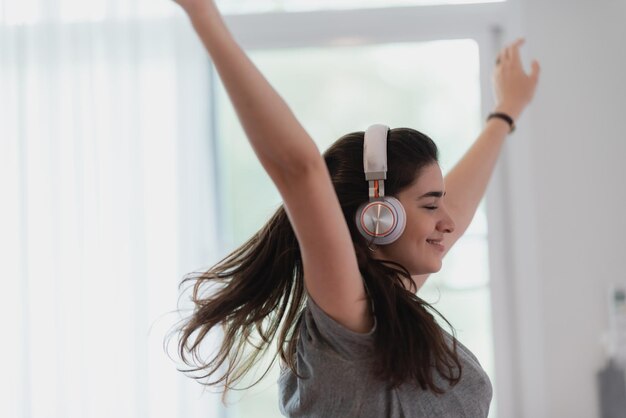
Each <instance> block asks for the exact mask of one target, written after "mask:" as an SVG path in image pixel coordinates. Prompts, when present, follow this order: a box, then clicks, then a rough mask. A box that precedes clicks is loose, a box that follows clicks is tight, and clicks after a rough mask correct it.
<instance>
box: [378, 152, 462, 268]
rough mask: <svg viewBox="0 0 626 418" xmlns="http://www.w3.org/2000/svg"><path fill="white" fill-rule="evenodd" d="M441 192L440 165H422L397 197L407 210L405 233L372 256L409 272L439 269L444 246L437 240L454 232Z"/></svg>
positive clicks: (382, 246)
mask: <svg viewBox="0 0 626 418" xmlns="http://www.w3.org/2000/svg"><path fill="white" fill-rule="evenodd" d="M444 193H445V188H444V184H443V176H442V174H441V169H440V168H439V164H437V163H433V164H431V165H428V166H426V167H425V168H423V169H422V171H421V172H420V174H419V177H418V178H417V181H415V182H414V183H413V184H412V185H411V186H409V187H407V188H406V189H404V190H403V191H402V192H400V193H399V194H398V195H397V196H396V198H397V199H398V200H399V201H400V203H402V206H404V210H405V211H406V227H405V229H404V232H403V233H402V235H401V236H400V238H398V239H397V240H396V241H395V242H393V243H392V244H389V245H380V246H378V247H377V250H376V252H375V253H374V257H375V258H377V259H385V260H391V261H395V262H397V263H400V264H401V265H403V266H404V267H405V268H406V269H407V270H409V272H410V273H411V275H420V274H428V273H434V272H437V271H439V270H440V269H441V260H442V258H443V254H444V251H445V250H446V248H445V247H444V246H443V245H442V244H438V243H437V242H441V241H442V239H443V237H444V234H448V233H450V232H452V231H454V221H453V220H452V218H450V216H449V215H448V212H447V210H446V208H445V205H444V200H445V198H443V194H444ZM433 241H434V242H433Z"/></svg>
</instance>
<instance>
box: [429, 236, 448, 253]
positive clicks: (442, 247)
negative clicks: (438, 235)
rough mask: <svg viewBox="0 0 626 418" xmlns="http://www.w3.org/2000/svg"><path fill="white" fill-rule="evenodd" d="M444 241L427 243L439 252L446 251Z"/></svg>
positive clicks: (435, 240)
mask: <svg viewBox="0 0 626 418" xmlns="http://www.w3.org/2000/svg"><path fill="white" fill-rule="evenodd" d="M442 241H443V239H427V240H426V242H427V243H429V244H430V245H432V246H434V247H436V248H437V249H438V250H440V251H443V250H445V248H446V247H445V246H444V245H443V244H442Z"/></svg>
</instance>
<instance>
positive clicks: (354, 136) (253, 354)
mask: <svg viewBox="0 0 626 418" xmlns="http://www.w3.org/2000/svg"><path fill="white" fill-rule="evenodd" d="M363 136H364V132H354V133H350V134H347V135H344V136H343V137H341V138H340V139H338V140H337V141H336V142H335V143H334V144H333V145H331V146H330V148H329V149H328V150H327V151H326V152H325V153H324V159H325V161H326V165H327V167H328V170H329V172H330V176H331V179H332V182H333V186H334V187H335V191H336V193H337V196H338V198H339V203H340V205H341V208H342V210H343V214H344V216H345V219H346V222H347V224H348V227H349V230H350V235H351V237H352V242H353V243H354V250H355V252H356V256H357V260H358V265H359V269H360V272H361V274H362V276H363V279H364V281H365V285H366V288H367V290H368V294H369V296H370V298H371V300H372V302H373V306H374V308H375V316H376V320H377V328H376V332H375V361H374V362H373V364H374V367H375V370H374V372H375V373H376V375H377V376H378V377H379V378H380V379H381V380H383V381H385V382H387V383H388V384H389V385H390V386H392V387H395V386H398V385H400V384H402V383H404V382H413V383H415V384H417V385H419V386H420V387H421V388H422V389H423V390H432V391H433V392H436V393H443V392H444V390H443V389H441V388H439V387H438V386H436V385H435V382H434V380H435V379H434V375H433V374H434V373H433V366H434V368H435V369H436V370H437V372H438V373H439V374H440V375H441V376H442V377H443V378H444V379H445V380H447V381H448V382H449V384H450V385H455V384H456V383H458V381H459V380H460V377H461V364H460V362H459V359H458V356H457V341H456V338H454V337H453V338H452V342H453V343H452V347H450V346H449V345H448V344H447V342H446V337H445V335H444V332H443V330H442V329H441V328H440V327H439V325H438V324H437V323H436V321H435V318H434V316H433V315H432V314H431V312H430V311H434V312H436V313H437V314H438V315H439V316H440V317H441V318H442V319H443V320H444V321H446V323H448V325H449V326H450V328H451V329H452V332H453V334H454V329H453V328H452V326H451V325H450V323H449V322H448V321H447V320H446V319H445V318H444V317H443V316H442V315H441V314H440V313H439V312H438V311H437V310H436V309H435V308H433V307H432V306H431V305H430V304H428V303H427V302H426V301H424V300H422V299H421V298H419V297H418V296H417V295H416V294H415V289H406V288H405V287H404V284H403V280H402V278H403V277H404V278H406V279H409V280H408V281H409V282H410V283H412V281H411V280H410V279H411V276H410V273H409V272H408V271H407V269H406V268H404V267H403V266H402V265H400V264H398V263H395V262H392V261H385V260H376V259H374V258H372V255H371V251H370V250H368V248H367V241H366V240H365V239H364V238H363V237H362V236H361V235H360V234H359V232H358V230H357V228H356V225H355V222H354V217H355V213H356V210H357V208H358V207H359V206H360V205H361V204H362V203H363V202H365V201H367V199H368V190H367V188H368V185H367V183H366V182H365V180H364V175H363ZM387 159H388V172H387V181H386V184H385V188H386V193H387V195H397V194H398V193H399V192H400V191H402V190H403V189H405V188H406V187H408V186H410V185H411V184H412V183H413V182H414V181H415V180H416V178H417V176H418V175H419V173H420V171H421V169H422V168H424V167H425V166H427V165H429V164H432V163H435V162H437V160H438V151H437V147H436V145H435V143H434V142H433V141H432V140H431V139H430V138H429V137H428V136H426V135H424V134H422V133H420V132H418V131H416V130H413V129H409V128H396V129H392V130H390V131H389V136H388V145H387ZM188 281H193V294H192V297H191V299H192V301H193V303H194V305H195V308H194V311H193V314H192V315H191V317H190V318H188V319H186V320H185V321H184V323H183V324H182V326H180V328H178V330H177V331H179V332H180V333H181V335H180V338H179V344H178V350H179V351H178V353H179V355H180V357H181V358H182V360H183V361H184V362H185V364H187V365H189V366H193V368H191V369H186V370H181V371H185V372H202V374H201V375H200V376H194V378H195V379H204V378H209V379H208V380H207V382H206V383H205V384H206V385H209V386H210V385H218V386H224V388H225V391H226V390H228V389H231V388H234V387H235V384H236V383H237V382H238V381H240V380H241V378H242V377H243V376H244V375H245V374H246V373H247V372H249V371H250V369H251V368H252V367H253V365H255V364H256V363H257V362H258V361H259V359H260V358H261V357H262V356H263V355H264V354H265V353H266V352H267V351H268V350H269V348H270V346H271V342H272V341H273V340H275V339H276V335H277V334H278V338H277V339H276V345H277V350H276V352H275V353H273V357H272V359H273V360H275V359H276V356H278V355H279V356H280V358H281V359H282V361H283V362H284V363H286V364H287V366H288V367H290V368H291V370H292V371H293V372H294V373H296V364H295V359H296V347H297V342H298V332H297V331H298V328H299V326H300V323H301V320H302V313H303V310H304V307H305V302H306V297H307V296H306V290H305V287H304V277H303V268H302V259H301V256H300V249H299V246H298V241H297V240H296V237H295V234H294V231H293V228H292V226H291V224H290V223H289V219H288V218H287V215H286V213H285V210H284V207H283V206H281V207H280V208H279V209H278V210H277V211H276V212H275V213H274V215H273V216H272V217H271V219H270V220H269V221H268V222H267V223H266V224H265V225H264V226H263V227H262V228H261V229H260V230H259V231H258V232H257V233H256V234H254V236H252V238H250V239H249V240H248V241H247V242H246V243H244V244H243V245H242V246H241V247H239V248H238V249H236V250H235V251H233V252H232V253H231V254H229V255H228V256H226V257H225V258H223V259H222V260H221V261H219V262H218V263H217V264H216V265H215V266H213V267H212V268H210V269H209V270H208V271H206V272H202V273H192V274H190V275H187V276H186V277H185V279H184V280H183V281H182V283H181V286H182V285H183V284H184V283H185V282H188ZM206 287H209V288H211V291H210V292H207V291H206ZM203 289H204V291H203ZM207 293H208V294H207ZM218 326H221V328H222V330H223V340H222V343H221V345H220V347H219V349H218V350H217V352H216V353H213V354H212V355H211V356H210V357H209V359H207V360H203V359H201V358H200V356H199V353H200V348H201V345H200V343H201V342H202V340H203V339H204V338H205V336H206V335H207V334H208V332H209V331H210V330H212V329H214V327H218ZM193 334H195V335H194V338H193V339H192V335H193ZM187 353H190V354H191V357H192V358H191V359H189V358H188V356H187ZM190 360H193V362H191V361H190ZM272 363H273V362H272ZM269 367H271V365H270V366H269ZM269 367H268V369H266V371H265V373H267V371H268V370H269ZM455 370H456V373H455ZM265 373H264V374H263V376H265ZM263 376H261V378H262V377H263ZM259 380H260V379H259ZM257 382H258V380H257V381H256V382H255V383H257Z"/></svg>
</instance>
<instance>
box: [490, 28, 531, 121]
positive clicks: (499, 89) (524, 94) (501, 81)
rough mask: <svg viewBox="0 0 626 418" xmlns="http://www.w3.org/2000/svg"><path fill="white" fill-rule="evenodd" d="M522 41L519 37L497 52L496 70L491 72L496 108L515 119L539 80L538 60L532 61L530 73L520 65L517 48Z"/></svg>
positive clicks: (528, 101)
mask: <svg viewBox="0 0 626 418" xmlns="http://www.w3.org/2000/svg"><path fill="white" fill-rule="evenodd" d="M523 43H524V39H523V38H520V39H518V40H516V41H515V42H514V43H513V44H511V45H509V46H507V47H506V48H504V49H503V50H502V51H501V52H500V53H499V54H498V60H497V62H496V70H495V72H494V74H493V85H494V93H495V98H496V110H497V111H501V112H505V113H508V114H509V115H510V116H511V117H512V118H513V119H517V118H518V117H519V115H520V114H521V113H522V111H523V110H524V108H525V107H526V106H527V105H528V104H529V103H530V101H531V100H532V98H533V96H534V95H535V89H536V87H537V82H538V81H539V72H540V67H539V62H538V61H537V60H534V61H533V62H532V69H531V72H530V74H526V72H525V71H524V67H523V66H522V60H521V58H520V54H519V48H520V46H521V45H522V44H523Z"/></svg>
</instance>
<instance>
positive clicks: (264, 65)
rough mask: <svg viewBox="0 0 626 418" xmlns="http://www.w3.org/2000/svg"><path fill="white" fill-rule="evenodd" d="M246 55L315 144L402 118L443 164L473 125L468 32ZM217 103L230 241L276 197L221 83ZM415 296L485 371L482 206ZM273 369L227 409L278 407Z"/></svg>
mask: <svg viewBox="0 0 626 418" xmlns="http://www.w3.org/2000/svg"><path fill="white" fill-rule="evenodd" d="M250 56H251V58H252V60H253V61H254V62H255V63H256V65H257V66H258V67H259V68H260V69H261V71H262V72H263V74H264V75H265V76H266V77H267V78H268V80H269V81H270V82H271V83H272V85H273V86H274V87H275V88H276V89H277V90H278V91H279V93H280V94H281V95H282V96H283V97H284V98H285V99H286V100H287V102H288V103H289V105H290V106H291V108H292V109H293V111H294V113H295V114H296V115H297V117H298V118H299V120H300V121H301V122H302V124H303V125H304V127H305V128H306V129H307V131H308V132H309V133H310V134H311V135H312V137H313V138H314V139H315V140H316V141H317V145H318V148H319V149H320V151H323V150H325V149H326V148H327V147H328V146H329V145H330V144H331V143H332V142H334V141H335V140H336V139H337V138H339V137H340V136H342V135H343V134H345V133H348V132H352V131H358V130H364V129H365V128H366V127H367V126H369V125H370V124H372V123H379V122H380V123H385V124H388V125H389V126H391V127H400V126H408V127H412V128H415V129H418V130H420V131H422V132H424V133H426V134H427V135H429V136H430V137H431V138H433V140H435V142H436V143H437V145H438V146H439V148H440V156H441V161H440V163H441V165H442V169H443V171H444V174H445V173H446V172H447V171H448V170H449V169H450V168H452V166H453V164H454V163H455V162H456V161H457V160H458V159H460V157H461V156H462V154H463V153H464V152H465V150H466V149H467V148H468V147H469V146H470V145H471V143H472V142H473V140H474V139H475V138H476V136H477V135H478V133H479V131H480V128H481V118H480V114H481V112H480V105H481V95H480V91H481V90H480V76H479V47H478V44H477V43H476V42H475V41H474V40H471V39H458V40H446V41H433V42H418V43H390V44H380V45H369V46H356V47H354V46H352V47H328V48H290V49H269V50H259V51H254V52H252V53H250ZM217 109H218V114H219V116H218V124H217V125H218V135H217V138H218V139H219V141H220V142H219V148H220V150H221V158H220V159H221V160H222V161H226V163H224V164H222V165H221V166H222V167H223V168H222V172H221V173H222V176H221V179H222V181H223V183H222V189H223V190H225V193H224V199H223V205H224V207H223V210H222V213H224V214H227V215H228V216H229V218H228V219H227V224H228V225H229V226H230V237H231V240H230V245H232V246H238V245H240V244H241V243H243V242H244V241H245V240H246V239H248V238H249V237H250V236H251V235H252V234H253V233H254V232H255V231H256V230H258V229H259V228H260V227H261V226H262V225H263V224H264V223H265V221H266V220H267V219H268V218H269V216H270V215H271V214H272V213H273V211H274V210H275V209H276V208H277V207H278V205H279V204H280V202H281V200H280V196H279V195H278V192H277V191H276V189H275V187H274V185H273V184H272V183H271V181H270V179H269V177H268V176H267V175H266V174H265V172H264V171H263V169H262V167H261V165H260V163H259V162H258V161H257V159H256V156H255V155H254V153H253V151H252V148H251V147H250V145H249V144H248V141H247V139H246V137H245V134H244V132H243V130H242V129H241V127H240V124H239V122H238V120H237V119H236V116H235V114H234V112H233V110H232V107H231V105H230V103H229V101H228V97H227V95H226V93H225V91H224V90H223V88H220V90H219V93H218V101H217ZM420 296H421V297H423V298H424V299H426V300H427V301H429V302H434V306H435V307H436V308H437V309H438V310H439V311H440V312H441V313H442V314H443V315H444V316H445V317H446V318H447V319H448V320H449V321H450V322H451V323H452V324H453V326H454V327H455V328H456V330H457V331H458V337H459V339H460V340H461V341H462V342H463V343H464V344H465V345H467V346H468V347H469V348H470V349H471V350H472V351H473V352H474V353H475V354H476V355H477V357H478V358H479V360H480V361H481V363H482V365H483V367H484V368H485V369H486V370H487V372H488V373H489V374H490V376H491V378H492V380H493V379H494V366H493V350H492V347H493V341H492V340H493V338H492V332H491V328H490V324H491V312H490V302H489V301H490V289H489V274H488V256H487V223H486V216H485V211H484V207H483V206H481V208H480V210H479V212H478V213H477V215H476V217H475V219H474V222H473V223H472V226H471V227H470V229H469V230H468V231H467V232H466V234H465V235H464V237H463V238H462V239H461V240H459V241H458V242H457V244H456V246H455V248H454V249H453V250H452V251H450V253H449V254H448V255H447V256H446V259H445V262H444V268H443V269H442V271H440V272H439V273H438V274H436V275H433V276H431V277H430V278H429V280H428V281H427V283H426V285H425V286H424V287H423V288H422V289H421V290H420ZM439 300H440V301H439ZM442 326H443V327H444V328H446V327H447V325H445V324H442ZM277 378H278V375H277V367H276V368H275V370H274V373H272V374H270V375H269V376H268V377H267V379H266V380H264V381H263V382H262V383H261V384H260V385H259V386H258V387H256V386H255V387H254V388H253V389H251V390H250V391H247V392H244V393H235V394H234V395H233V396H231V398H230V399H231V401H232V402H234V403H233V405H232V406H231V407H230V408H229V412H230V413H229V415H228V416H229V417H237V418H239V417H247V416H257V417H275V416H280V414H279V411H278V406H277V405H278V393H277V386H276V380H277ZM251 381H252V380H251ZM492 410H493V411H495V408H492ZM493 416H495V414H494V413H492V417H493Z"/></svg>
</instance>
